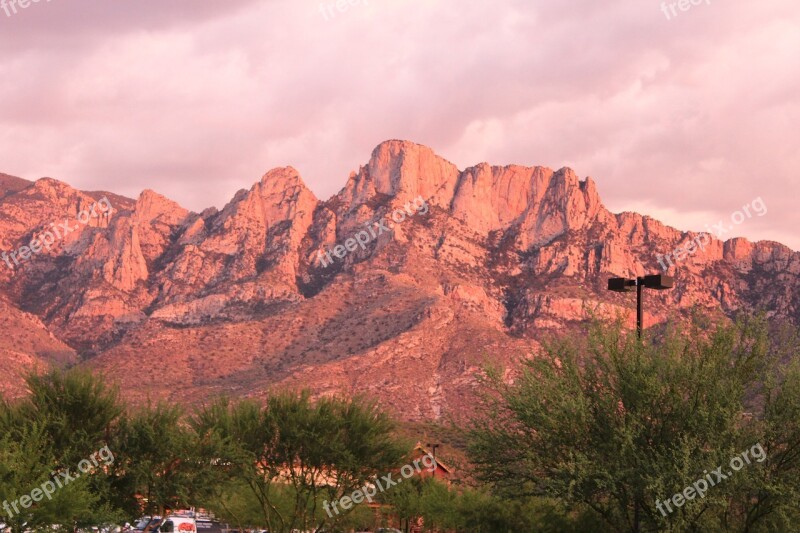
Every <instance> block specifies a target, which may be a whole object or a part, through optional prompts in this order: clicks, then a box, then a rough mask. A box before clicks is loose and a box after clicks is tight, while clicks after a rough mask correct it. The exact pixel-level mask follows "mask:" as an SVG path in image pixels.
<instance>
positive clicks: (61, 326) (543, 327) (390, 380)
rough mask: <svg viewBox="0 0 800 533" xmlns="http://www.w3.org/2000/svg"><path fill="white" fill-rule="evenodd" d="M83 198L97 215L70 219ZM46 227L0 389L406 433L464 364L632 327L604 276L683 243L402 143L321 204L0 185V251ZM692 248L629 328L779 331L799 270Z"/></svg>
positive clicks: (797, 261)
mask: <svg viewBox="0 0 800 533" xmlns="http://www.w3.org/2000/svg"><path fill="white" fill-rule="evenodd" d="M103 199H105V201H106V202H107V203H108V204H110V205H111V206H113V210H112V211H111V212H110V213H108V214H107V215H106V214H103V215H102V216H97V217H90V218H89V219H88V221H87V223H86V224H82V223H81V224H77V223H75V221H76V220H79V217H81V213H82V212H85V211H87V210H90V209H91V207H92V206H93V205H95V204H97V203H98V202H101V201H103ZM64 221H68V222H69V223H71V224H73V225H75V226H76V229H75V230H74V231H71V232H70V233H69V234H67V235H65V236H64V237H63V238H62V239H59V240H58V242H56V243H54V245H53V246H52V247H51V248H50V249H49V250H42V251H41V253H36V254H33V255H32V257H31V258H30V259H29V260H27V261H24V262H23V263H22V264H20V265H15V264H14V263H13V262H12V263H10V264H6V263H5V262H0V312H2V322H3V325H4V329H3V331H5V332H6V333H7V335H6V336H4V339H3V341H2V343H0V371H4V372H5V374H4V375H9V374H8V373H9V372H24V371H28V370H31V369H39V368H43V367H44V366H45V365H47V364H51V363H74V362H76V361H80V364H82V365H85V366H87V367H91V368H95V369H98V370H100V371H102V372H103V373H104V374H105V375H107V376H108V377H109V378H110V379H114V380H117V381H119V382H120V383H121V385H122V389H123V392H124V393H125V394H126V395H127V396H129V397H130V398H132V399H134V400H143V399H145V398H147V397H151V398H157V397H167V398H169V399H171V400H176V401H182V402H196V401H200V400H203V399H205V398H208V397H209V396H212V395H215V394H219V393H222V392H224V393H227V394H235V395H242V396H251V397H256V398H258V397H261V396H263V395H264V394H265V393H266V392H267V391H268V390H269V389H271V388H274V387H309V388H311V389H312V390H313V391H314V393H315V394H318V395H328V394H337V393H344V394H354V393H364V394H367V395H371V396H373V397H376V398H377V399H379V401H381V402H382V403H383V404H384V405H385V406H386V407H387V408H389V409H392V410H395V411H396V414H397V415H398V416H400V417H403V418H406V419H435V418H438V417H442V416H444V415H445V414H446V413H453V412H458V411H461V410H462V409H463V408H464V407H465V406H468V405H469V404H470V402H471V401H472V399H473V395H474V392H475V386H476V375H477V373H479V372H480V370H481V368H482V366H483V365H484V364H486V363H487V362H492V363H494V364H499V365H501V366H506V367H508V368H511V367H512V366H513V364H514V360H515V358H517V357H529V356H531V355H532V354H535V352H536V350H537V348H538V344H537V340H538V339H540V338H541V336H542V335H543V334H546V333H547V332H553V331H556V332H557V331H563V330H565V329H566V328H570V327H572V326H574V325H575V324H577V323H579V322H580V321H582V320H584V319H585V318H586V316H587V313H588V312H589V311H590V310H591V311H592V312H595V313H601V314H604V315H608V316H613V315H616V314H618V313H623V314H625V315H628V316H629V317H630V320H631V321H632V320H633V318H632V316H631V315H632V310H633V309H632V308H633V299H632V298H630V297H629V296H626V295H618V294H614V293H609V292H608V291H606V290H605V283H606V279H607V278H608V277H609V276H631V277H632V276H636V275H643V274H645V273H654V272H659V271H660V270H661V266H660V264H659V254H661V255H663V254H666V253H670V252H672V251H673V250H674V249H675V248H676V247H677V246H679V245H681V246H682V245H685V244H687V243H689V242H691V241H692V240H695V239H699V238H701V237H700V236H698V235H696V234H693V233H687V232H682V231H679V230H677V229H674V228H670V227H667V226H665V225H663V224H661V223H660V222H658V221H656V220H653V219H651V218H649V217H647V216H641V215H639V214H636V213H620V214H613V213H611V212H609V211H608V210H607V209H606V208H605V207H604V206H603V204H602V202H601V200H600V197H599V194H598V192H597V187H596V185H595V182H594V181H593V180H592V179H590V178H586V179H584V180H581V179H579V178H578V176H577V175H576V174H575V173H574V172H573V171H572V170H571V169H568V168H564V169H560V170H557V171H554V170H551V169H548V168H544V167H522V166H515V165H511V166H505V167H498V166H490V165H488V164H486V163H481V164H479V165H476V166H474V167H470V168H467V169H465V170H463V171H460V170H459V169H457V168H456V167H455V166H454V165H452V164H451V163H449V162H448V161H445V160H444V159H442V158H440V157H438V156H437V155H436V154H435V153H434V152H433V151H432V150H431V149H429V148H427V147H424V146H420V145H417V144H414V143H411V142H407V141H387V142H385V143H382V144H381V145H379V146H378V147H377V148H376V149H375V150H374V151H373V153H372V156H371V158H370V159H369V161H368V162H367V163H366V165H364V166H363V167H361V168H360V169H359V170H358V171H357V172H354V173H353V174H352V175H351V176H350V177H349V179H348V180H347V181H346V183H345V186H344V188H343V189H342V190H341V192H339V193H338V194H337V195H335V196H333V197H332V198H331V199H329V200H327V201H320V200H318V199H317V198H316V197H315V196H314V194H313V193H312V192H311V191H310V190H309V189H308V188H307V187H306V186H305V184H304V183H303V181H302V179H301V178H300V176H299V174H298V173H297V171H296V170H294V169H293V168H291V167H287V168H279V169H274V170H272V171H270V172H268V173H267V174H266V175H265V176H264V177H263V178H262V179H261V180H260V181H259V182H258V183H256V184H255V185H253V187H251V188H250V189H249V190H242V191H239V192H238V193H237V194H236V195H235V196H234V198H233V199H232V200H231V201H230V202H229V203H228V204H227V205H226V206H225V207H224V208H223V209H222V210H219V211H218V210H216V209H207V210H205V211H203V212H202V213H191V212H188V211H186V210H185V209H183V208H181V207H180V206H179V205H177V204H175V203H174V202H172V201H171V200H168V199H167V198H164V197H163V196H160V195H159V194H157V193H155V192H153V191H144V192H143V193H142V194H141V195H140V197H139V198H138V199H137V200H132V199H127V198H124V197H120V196H116V195H113V194H112V193H108V192H97V193H88V192H81V191H77V190H75V189H72V188H71V187H69V186H68V185H66V184H64V183H61V182H58V181H56V180H52V179H41V180H38V181H37V182H35V183H32V182H28V181H25V180H21V179H19V178H13V177H11V176H6V175H0V251H6V252H11V251H17V250H19V249H20V248H21V247H22V246H25V245H26V244H28V243H30V241H31V240H32V239H34V238H37V236H39V235H41V234H42V233H43V232H44V231H47V229H48V228H50V227H52V226H51V224H52V223H62V222H64ZM702 239H703V241H704V242H705V245H704V246H703V248H702V249H698V250H697V251H696V252H695V253H694V254H692V255H690V256H688V257H687V258H686V259H684V260H683V261H681V262H680V263H677V264H675V265H673V266H671V267H670V273H671V274H673V275H674V276H675V277H676V288H675V289H673V290H671V291H664V292H661V293H657V294H654V293H652V292H651V293H648V295H647V298H648V307H647V310H648V314H647V315H646V321H647V324H649V325H653V324H657V323H660V322H663V321H665V320H667V319H668V318H675V317H680V316H682V315H686V314H687V313H688V312H689V310H690V308H692V307H694V306H699V307H701V308H707V309H709V310H712V311H715V312H716V311H719V312H721V314H722V315H728V316H730V315H732V314H734V313H735V312H737V311H738V310H740V309H749V310H752V309H763V310H765V311H767V312H768V313H769V314H770V315H772V316H775V317H778V318H784V319H787V320H790V321H793V322H797V321H798V318H799V317H798V305H799V304H800V293H799V292H798V291H799V289H800V284H799V283H798V274H800V255H799V254H798V253H796V252H793V251H791V250H790V249H788V248H786V247H785V246H782V245H780V244H777V243H773V242H759V243H750V242H748V241H746V240H744V239H731V240H728V241H725V242H722V241H719V240H717V239H715V238H709V237H707V236H702ZM336 250H338V252H337V253H338V254H339V256H337V255H336V253H333V252H335V251H336ZM326 253H330V257H329V258H328V259H327V260H326V261H325V262H324V263H321V262H320V261H319V258H320V257H325V254H326ZM776 281H778V282H779V283H775V282H776ZM22 390H23V389H22V386H21V382H20V380H19V379H14V380H6V382H5V383H4V385H3V389H2V392H3V393H4V394H6V395H10V396H11V395H18V394H20V393H21V392H22Z"/></svg>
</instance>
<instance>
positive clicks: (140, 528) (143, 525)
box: [133, 516, 153, 533]
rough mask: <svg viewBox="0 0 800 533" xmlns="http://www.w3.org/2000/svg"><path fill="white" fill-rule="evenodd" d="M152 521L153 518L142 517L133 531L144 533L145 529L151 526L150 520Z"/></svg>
mask: <svg viewBox="0 0 800 533" xmlns="http://www.w3.org/2000/svg"><path fill="white" fill-rule="evenodd" d="M152 519H153V517H152V516H143V517H141V518H140V519H139V520H137V521H136V524H135V525H134V526H133V531H134V532H135V533H141V532H142V531H144V528H146V527H147V524H149V523H150V520H152Z"/></svg>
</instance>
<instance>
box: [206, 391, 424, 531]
mask: <svg viewBox="0 0 800 533" xmlns="http://www.w3.org/2000/svg"><path fill="white" fill-rule="evenodd" d="M193 425H194V428H195V430H196V432H197V434H198V439H199V446H200V447H202V448H203V449H204V450H205V451H204V453H205V455H206V456H207V457H208V460H209V461H211V462H214V463H215V464H216V465H217V466H218V468H217V470H216V473H215V474H213V476H215V477H217V481H216V482H214V481H213V480H208V481H207V484H209V485H211V486H217V487H221V490H220V492H218V494H216V495H215V496H214V497H213V498H212V499H213V500H215V501H217V502H221V501H222V499H223V498H224V494H225V492H224V491H225V489H226V487H227V485H226V484H225V483H224V480H240V481H243V482H244V483H245V484H246V485H247V486H248V487H249V489H250V491H251V492H252V494H253V496H254V497H255V499H256V501H257V502H258V507H259V510H260V511H261V515H262V520H263V522H262V523H264V524H265V525H267V526H268V527H269V529H270V531H275V532H278V531H290V530H292V529H301V530H308V529H314V528H317V527H320V526H322V525H326V526H328V527H331V526H338V525H341V524H342V523H344V521H345V520H346V518H347V515H348V513H347V512H346V511H344V510H341V509H340V511H339V513H336V512H334V511H333V510H331V508H330V507H328V511H325V510H324V507H323V506H324V502H325V501H327V502H334V501H338V500H339V498H341V497H342V496H344V495H347V494H349V493H351V492H352V491H354V490H356V489H358V488H360V487H362V486H363V485H364V483H365V482H367V481H368V480H369V479H370V478H371V477H373V476H375V475H377V474H378V473H385V472H386V471H388V470H390V469H393V468H395V467H397V466H399V465H401V464H402V461H403V459H404V457H405V455H406V453H407V452H408V450H409V449H410V448H409V447H406V446H403V445H402V444H401V443H399V442H398V441H397V440H396V438H395V437H394V435H393V434H394V423H393V422H392V421H391V420H390V419H389V418H388V417H387V416H386V415H385V414H383V413H382V412H380V411H379V410H378V409H377V408H376V407H375V405H374V404H371V403H368V402H365V401H363V400H358V399H357V400H343V399H337V398H323V399H320V400H318V401H316V402H311V400H310V395H309V393H308V392H303V393H300V394H291V393H284V394H278V395H274V396H271V397H270V398H268V400H267V404H266V406H265V407H263V408H262V407H260V406H259V405H257V404H255V403H253V402H248V401H243V402H239V403H232V402H230V401H228V400H221V401H219V402H216V403H214V404H212V405H210V406H208V407H206V408H205V409H203V410H202V411H201V412H200V413H198V414H197V416H196V417H195V420H194V422H193ZM329 505H330V503H329Z"/></svg>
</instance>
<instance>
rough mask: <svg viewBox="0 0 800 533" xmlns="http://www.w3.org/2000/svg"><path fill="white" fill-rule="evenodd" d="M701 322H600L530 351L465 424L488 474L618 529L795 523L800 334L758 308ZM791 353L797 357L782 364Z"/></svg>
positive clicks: (516, 492) (521, 493) (507, 487)
mask: <svg viewBox="0 0 800 533" xmlns="http://www.w3.org/2000/svg"><path fill="white" fill-rule="evenodd" d="M708 329H709V325H708V323H707V322H703V321H701V320H698V321H696V322H695V323H694V324H693V325H692V326H691V327H689V328H688V329H687V328H683V327H673V328H670V329H668V331H667V332H666V333H665V334H664V335H662V336H661V337H660V338H658V339H652V338H647V339H645V340H644V341H640V340H638V339H637V338H636V337H635V335H632V334H626V333H621V331H622V328H621V327H620V325H619V324H611V325H609V324H601V323H595V324H593V325H592V326H591V327H590V330H589V334H588V336H587V338H586V339H585V340H580V339H576V338H574V337H573V338H569V339H564V340H561V341H559V342H554V343H550V344H549V345H547V347H546V350H545V353H544V354H542V355H541V356H538V357H536V358H534V359H532V360H530V361H527V362H525V364H524V367H523V370H522V372H521V374H520V375H519V377H518V378H517V379H516V381H515V382H514V383H511V384H509V383H506V382H504V381H503V380H502V379H500V378H499V376H497V375H493V376H490V380H489V382H490V384H491V388H490V389H491V391H492V393H491V394H490V395H488V396H487V402H486V404H485V406H484V409H483V412H482V416H480V417H478V419H476V421H475V424H473V427H472V428H471V430H470V432H469V437H470V452H471V456H472V460H473V461H474V463H475V464H476V466H477V469H478V472H479V474H480V477H481V479H482V480H484V481H486V482H488V483H490V484H491V485H492V486H493V487H495V489H496V490H497V491H498V492H499V493H501V494H503V495H505V496H508V497H512V498H524V497H528V496H530V495H545V496H551V497H554V498H556V499H558V500H560V501H562V502H564V503H565V504H566V505H567V506H576V505H583V506H586V507H588V508H590V509H591V510H592V511H593V513H594V515H595V519H596V521H597V522H598V525H597V527H598V528H600V527H604V528H605V529H606V530H609V531H611V530H614V531H643V530H653V529H659V530H669V531H761V530H764V531H767V530H776V528H777V529H781V528H784V527H791V526H790V524H792V523H794V524H796V523H797V520H798V519H799V518H800V516H799V515H798V507H797V504H796V501H797V500H796V496H797V490H798V487H799V486H800V432H799V431H798V428H800V386H798V385H797V384H798V383H799V382H800V379H798V377H800V374H798V362H797V358H796V353H795V350H796V346H797V344H796V342H795V339H796V337H795V336H794V335H790V336H786V335H781V334H776V335H770V332H769V330H768V327H767V323H766V322H765V321H764V320H763V319H760V318H749V319H743V320H740V321H738V322H736V323H735V324H732V325H727V326H718V327H716V328H711V332H710V333H708V332H707V330H708ZM787 361H791V362H789V363H787ZM756 444H759V445H761V446H763V448H764V450H765V451H766V454H767V459H766V461H764V462H755V461H753V464H750V465H748V466H747V467H746V468H744V469H743V470H740V471H738V472H736V473H735V474H734V475H732V476H729V477H730V479H727V480H724V481H722V482H721V483H719V484H718V485H714V486H712V487H710V488H709V489H708V490H707V491H706V492H705V495H704V497H703V498H699V497H696V498H695V499H693V500H692V501H688V502H687V503H686V504H685V505H682V506H680V507H678V506H674V507H673V509H672V512H671V513H669V512H667V511H666V510H662V509H663V508H664V507H665V506H664V505H663V503H662V506H661V508H659V506H658V504H657V501H658V502H663V501H664V500H668V499H670V498H671V497H672V495H673V494H676V493H679V492H682V491H683V490H684V488H685V487H687V486H690V485H691V484H692V483H693V482H694V481H695V480H698V479H700V478H703V477H704V476H705V473H707V472H711V471H712V470H714V469H715V468H716V467H718V466H720V465H725V466H727V465H728V463H729V461H730V459H731V458H732V457H734V456H736V455H739V454H740V453H741V452H742V451H744V450H749V449H751V448H752V447H753V446H754V445H756Z"/></svg>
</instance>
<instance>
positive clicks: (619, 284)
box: [608, 274, 675, 339]
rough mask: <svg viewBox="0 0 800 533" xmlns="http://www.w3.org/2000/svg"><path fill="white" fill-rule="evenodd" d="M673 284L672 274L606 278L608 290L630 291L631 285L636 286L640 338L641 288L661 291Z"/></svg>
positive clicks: (640, 336) (638, 333) (637, 323)
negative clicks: (634, 277) (633, 277)
mask: <svg viewBox="0 0 800 533" xmlns="http://www.w3.org/2000/svg"><path fill="white" fill-rule="evenodd" d="M674 284H675V280H674V279H673V278H672V276H663V275H661V274H654V275H651V276H642V277H638V278H636V279H628V278H610V279H609V280H608V290H610V291H614V292H630V291H632V290H633V287H636V334H637V335H638V337H639V338H640V339H641V338H642V289H643V288H646V289H655V290H657V291H663V290H665V289H671V288H672V287H673V285H674Z"/></svg>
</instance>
